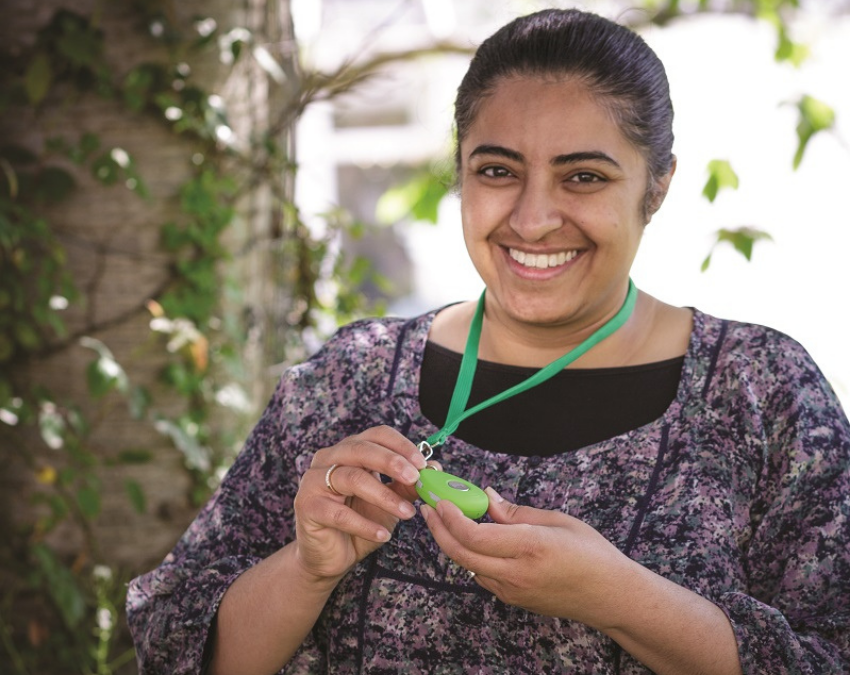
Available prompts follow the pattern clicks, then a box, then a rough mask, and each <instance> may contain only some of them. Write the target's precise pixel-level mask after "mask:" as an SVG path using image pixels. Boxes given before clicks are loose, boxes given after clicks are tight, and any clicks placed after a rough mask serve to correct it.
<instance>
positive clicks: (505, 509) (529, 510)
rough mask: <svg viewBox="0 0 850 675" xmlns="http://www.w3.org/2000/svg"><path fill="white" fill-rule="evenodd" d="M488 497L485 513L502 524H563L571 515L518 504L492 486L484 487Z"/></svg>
mask: <svg viewBox="0 0 850 675" xmlns="http://www.w3.org/2000/svg"><path fill="white" fill-rule="evenodd" d="M484 492H486V493H487V496H488V497H489V498H490V507H489V509H488V510H487V513H488V514H489V515H490V518H492V519H493V521H494V522H496V523H500V524H503V525H519V524H523V525H542V526H543V527H557V526H563V525H564V523H565V521H567V520H571V517H570V516H568V515H566V514H564V513H561V512H559V511H546V510H543V509H535V508H533V507H531V506H518V505H517V504H512V503H511V502H509V501H508V500H506V499H505V498H503V497H502V496H501V495H500V494H499V493H498V492H496V490H494V489H493V488H492V487H487V488H485V489H484Z"/></svg>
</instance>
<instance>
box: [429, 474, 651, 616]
mask: <svg viewBox="0 0 850 675" xmlns="http://www.w3.org/2000/svg"><path fill="white" fill-rule="evenodd" d="M487 493H488V495H489V497H490V507H489V510H488V513H489V515H490V517H491V518H492V519H493V521H494V522H493V523H477V522H475V521H473V520H470V519H469V518H467V517H465V516H464V515H463V514H462V513H461V511H460V509H459V508H457V507H456V506H455V505H454V504H451V503H450V502H448V501H445V500H444V501H440V502H438V504H437V508H436V510H435V509H432V508H431V507H429V506H427V505H424V506H423V507H422V514H423V516H424V517H425V520H426V521H427V523H428V527H429V529H430V530H431V533H432V534H433V536H434V539H435V540H436V541H437V544H439V546H440V548H442V550H443V551H444V552H445V553H446V555H448V556H449V557H450V558H451V559H452V560H454V561H455V562H456V563H457V564H459V565H461V566H462V567H464V568H466V569H467V570H469V571H470V572H474V573H475V577H474V578H475V581H476V582H477V583H478V584H479V585H481V586H482V587H484V588H486V589H487V590H489V591H490V592H492V593H493V594H494V595H496V596H497V597H498V598H499V599H500V600H502V601H503V602H505V603H507V604H509V605H516V606H518V607H522V608H524V609H527V610H529V611H531V612H535V613H537V614H546V615H549V616H558V617H562V618H569V619H574V620H576V621H581V622H582V623H585V624H588V625H590V626H593V627H596V628H600V629H602V628H603V627H604V626H605V625H606V624H608V623H609V622H610V621H612V620H613V621H616V620H617V618H618V617H619V613H620V612H621V611H622V610H623V608H622V607H620V606H617V605H618V601H621V600H622V598H621V597H617V596H618V595H619V594H618V593H616V592H613V593H612V591H614V589H616V588H617V587H618V586H619V585H620V584H622V583H624V582H625V583H628V581H627V579H628V576H629V575H630V574H633V573H634V572H635V566H636V565H637V564H636V563H635V562H634V561H632V560H630V559H629V558H628V557H627V556H625V555H624V554H623V553H621V552H620V551H619V550H618V549H617V548H616V547H615V546H614V545H613V544H611V543H610V542H609V541H608V540H607V539H605V538H604V537H603V536H602V535H601V534H599V532H597V531H596V530H594V529H593V528H592V527H590V526H589V525H587V524H586V523H584V522H582V521H580V520H578V519H576V518H573V517H572V516H568V515H566V514H564V513H560V512H556V511H544V510H540V509H535V508H531V507H528V506H517V505H515V504H511V503H510V502H507V501H505V500H503V499H502V498H501V497H500V496H499V495H498V494H497V493H496V492H495V491H494V490H492V489H491V488H488V489H487Z"/></svg>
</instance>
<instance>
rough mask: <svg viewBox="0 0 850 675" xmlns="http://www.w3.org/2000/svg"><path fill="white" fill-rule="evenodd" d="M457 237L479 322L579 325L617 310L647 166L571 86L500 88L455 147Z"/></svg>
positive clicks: (518, 83) (515, 83)
mask: <svg viewBox="0 0 850 675" xmlns="http://www.w3.org/2000/svg"><path fill="white" fill-rule="evenodd" d="M460 152H461V176H460V180H461V211H462V218H463V231H464V239H465V241H466V246H467V249H468V250H469V254H470V256H471V258H472V262H473V264H474V265H475V267H476V269H477V270H478V273H479V274H480V275H481V277H482V278H483V280H484V282H485V284H486V285H487V300H488V305H487V311H488V316H490V317H491V318H497V319H504V320H508V321H512V322H519V323H520V324H534V325H546V326H554V325H564V326H568V325H572V326H575V327H578V328H581V327H590V326H593V325H594V324H595V323H598V322H600V321H604V320H605V319H607V318H608V317H609V316H610V315H611V314H613V313H614V312H616V311H617V310H618V309H619V308H620V305H621V304H622V302H623V299H624V297H625V294H626V290H627V285H628V276H629V269H630V268H631V265H632V261H633V260H634V257H635V254H636V252H637V249H638V244H639V242H640V238H641V235H642V233H643V229H644V226H645V224H646V219H645V217H644V215H643V203H644V196H645V194H646V189H647V177H648V172H647V166H646V162H645V161H644V159H643V157H642V156H641V154H640V153H639V152H638V151H637V150H636V149H635V148H634V147H633V146H632V145H631V144H630V143H629V141H628V140H626V138H625V136H623V134H622V133H621V131H620V129H619V127H618V126H617V124H616V123H615V122H614V120H613V119H612V117H611V115H610V114H609V112H608V111H607V110H606V108H605V107H603V106H601V105H600V104H599V103H598V102H597V100H596V99H594V97H593V96H592V95H591V94H590V93H589V91H588V90H587V88H586V87H585V86H584V85H583V84H582V83H581V82H579V81H577V80H573V79H560V80H554V79H542V78H535V77H525V78H519V77H517V78H511V79H504V80H502V81H501V82H500V83H499V84H498V85H497V87H496V89H495V90H494V92H493V93H492V94H491V95H489V96H487V97H486V98H485V99H483V101H482V103H481V106H480V108H479V112H478V115H477V117H476V119H475V121H474V122H473V124H472V125H471V127H470V129H469V132H468V134H467V136H466V138H465V139H464V140H463V141H462V143H461V147H460Z"/></svg>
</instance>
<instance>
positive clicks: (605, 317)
mask: <svg viewBox="0 0 850 675" xmlns="http://www.w3.org/2000/svg"><path fill="white" fill-rule="evenodd" d="M625 299H626V298H625V296H624V297H623V298H619V299H618V300H617V302H616V304H615V305H613V306H612V307H609V308H607V309H605V310H603V311H602V312H597V313H596V314H595V316H591V317H588V316H583V317H578V318H577V319H575V320H573V321H565V322H562V323H559V324H537V325H535V324H528V323H523V322H519V321H514V320H512V319H511V317H510V316H506V315H505V314H504V313H503V312H501V311H500V308H499V307H498V306H496V305H494V304H490V303H488V305H487V311H486V313H485V319H484V327H483V330H482V334H481V342H480V348H479V352H478V353H479V358H481V359H483V360H487V361H493V362H496V363H504V364H509V365H518V366H526V367H534V368H539V367H542V366H545V365H547V364H548V363H551V362H552V361H554V360H555V359H558V358H560V357H561V356H563V355H564V354H566V353H567V352H570V351H571V350H573V349H575V348H576V347H578V346H579V345H581V344H582V343H584V342H585V341H586V340H588V339H590V338H592V337H593V336H596V337H597V339H599V340H600V341H598V342H596V343H595V344H594V345H593V346H592V347H591V348H590V349H589V351H587V352H585V353H584V354H583V355H582V356H580V357H579V358H578V359H577V360H576V361H575V362H574V364H575V367H579V368H582V367H584V368H591V367H605V366H616V365H624V362H625V361H626V360H628V359H629V357H630V354H631V352H632V350H633V348H634V346H635V344H636V343H638V342H639V338H640V337H641V333H642V332H643V331H644V329H645V328H646V325H647V322H646V321H645V320H644V316H645V314H646V313H647V311H648V310H649V309H650V308H651V302H648V301H649V300H651V299H650V298H649V297H648V296H644V295H643V294H639V295H638V301H637V302H636V303H635V306H634V311H633V312H631V313H629V311H630V310H629V308H627V307H625V306H624V305H625V304H626V303H625ZM632 302H634V300H632ZM628 304H631V302H629V303H628ZM623 311H625V312H626V319H625V323H623V317H622V316H619V317H618V315H620V314H621V313H622V312H623ZM615 317H616V319H615ZM612 319H614V320H615V322H616V323H617V325H618V327H617V326H609V325H608V324H609V322H611V321H612ZM612 330H613V332H611V331H612ZM605 332H607V335H599V333H605Z"/></svg>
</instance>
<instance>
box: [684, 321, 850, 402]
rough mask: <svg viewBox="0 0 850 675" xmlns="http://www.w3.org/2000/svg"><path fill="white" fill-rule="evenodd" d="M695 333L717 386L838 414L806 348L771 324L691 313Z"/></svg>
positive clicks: (767, 399) (822, 377)
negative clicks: (829, 409)
mask: <svg viewBox="0 0 850 675" xmlns="http://www.w3.org/2000/svg"><path fill="white" fill-rule="evenodd" d="M694 330H695V332H697V333H698V341H699V342H700V345H701V352H702V355H703V356H704V357H706V358H707V359H709V360H710V371H711V377H712V380H713V381H714V384H715V385H716V388H715V391H716V390H717V388H718V387H719V388H735V389H737V390H738V394H739V395H742V394H746V395H747V396H748V397H752V398H754V399H757V400H760V401H762V402H763V403H765V404H768V405H769V406H771V407H776V408H784V409H786V410H787V409H789V407H790V408H795V407H797V406H799V405H801V404H802V405H806V406H813V407H825V408H833V409H835V410H840V408H841V406H840V403H839V402H838V399H837V396H836V395H835V392H834V391H833V389H832V387H831V385H830V384H829V382H828V381H827V379H826V377H824V375H823V373H822V372H821V370H820V368H819V367H818V365H817V364H816V363H815V361H814V359H812V357H811V355H810V354H809V352H808V351H807V350H806V348H805V347H804V346H803V345H802V344H800V343H799V342H798V341H797V340H796V339H794V338H793V337H791V336H789V335H787V334H786V333H783V332H782V331H779V330H776V329H775V328H771V327H769V326H764V325H760V324H756V323H747V322H742V321H732V320H725V319H719V318H717V317H714V316H711V315H708V314H704V313H701V312H696V313H695V328H694Z"/></svg>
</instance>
